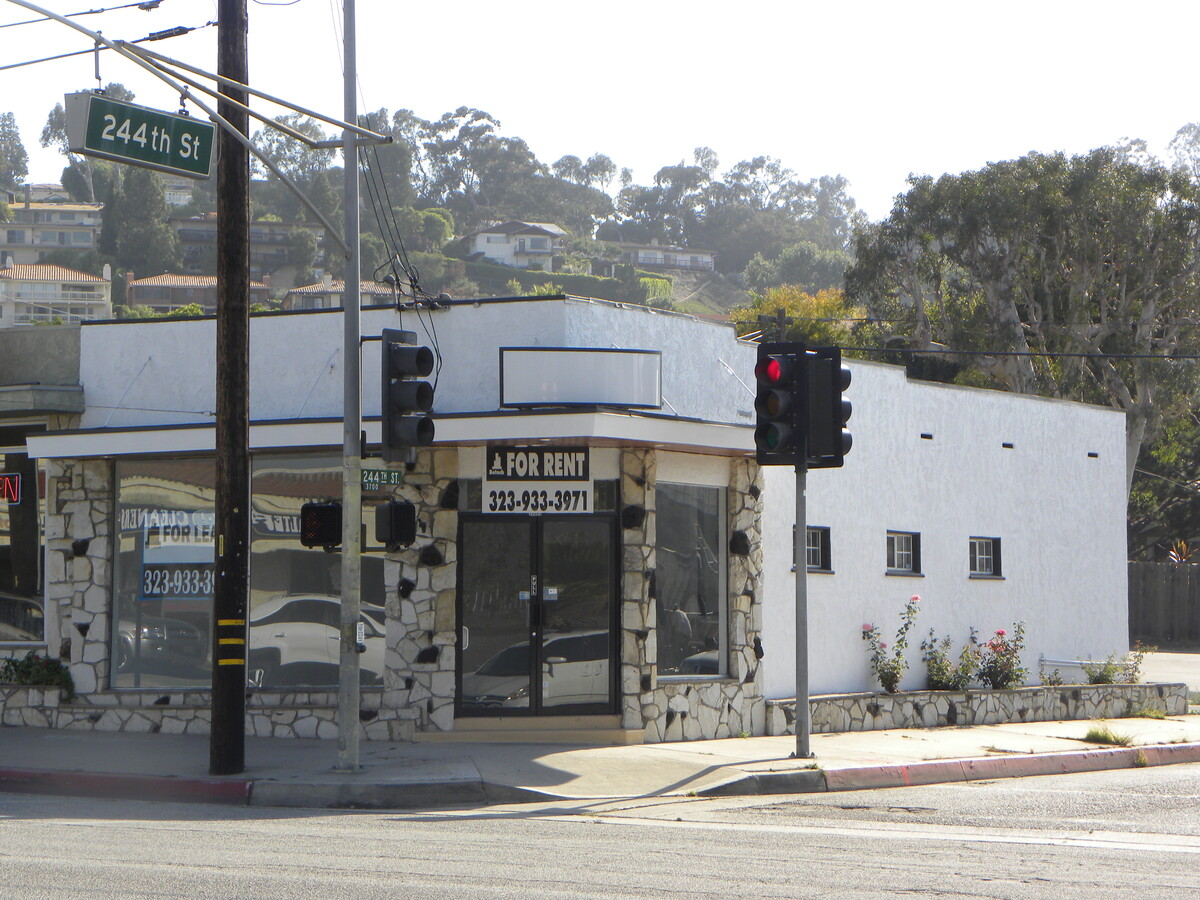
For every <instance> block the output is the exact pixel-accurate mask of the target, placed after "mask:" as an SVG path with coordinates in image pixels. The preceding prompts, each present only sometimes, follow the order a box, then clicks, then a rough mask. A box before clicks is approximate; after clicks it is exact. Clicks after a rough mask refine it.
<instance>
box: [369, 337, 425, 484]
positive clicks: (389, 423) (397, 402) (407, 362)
mask: <svg viewBox="0 0 1200 900" xmlns="http://www.w3.org/2000/svg"><path fill="white" fill-rule="evenodd" d="M381 337H382V339H383V349H382V351H381V355H380V361H379V369H380V374H381V384H380V398H379V411H380V417H381V431H380V443H381V444H382V447H383V458H384V459H385V460H387V461H388V462H407V461H408V451H409V450H410V449H412V448H414V447H424V446H426V445H428V444H432V443H433V418H432V417H430V416H428V415H426V413H428V412H429V411H430V410H431V409H433V385H431V384H430V383H429V382H428V381H418V380H416V379H417V378H424V377H425V376H426V375H429V374H430V373H431V372H432V371H433V362H434V359H433V351H432V350H430V349H429V348H428V347H419V346H417V333H416V332H415V331H400V330H399V329H394V328H385V329H383V333H382V335H381Z"/></svg>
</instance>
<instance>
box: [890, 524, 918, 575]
mask: <svg viewBox="0 0 1200 900" xmlns="http://www.w3.org/2000/svg"><path fill="white" fill-rule="evenodd" d="M887 570H888V574H889V575H918V574H920V572H921V535H920V534H918V533H917V532H914V531H889V532H888V533H887Z"/></svg>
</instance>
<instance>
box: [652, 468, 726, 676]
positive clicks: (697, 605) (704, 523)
mask: <svg viewBox="0 0 1200 900" xmlns="http://www.w3.org/2000/svg"><path fill="white" fill-rule="evenodd" d="M722 496H723V492H722V490H721V489H720V488H715V487H702V486H698V485H685V484H667V483H661V482H660V483H659V485H658V491H657V522H656V527H657V534H658V539H657V557H658V562H657V566H656V569H655V576H656V578H655V584H656V588H657V594H658V597H657V601H656V602H657V614H658V629H657V630H658V672H659V674H660V675H719V674H721V672H722V671H723V668H724V660H723V656H722V649H723V648H722V640H721V637H722V630H723V616H722V613H723V607H724V599H725V590H724V584H725V579H724V566H723V559H722V556H721V552H722V548H723V547H724V544H723V543H722V540H721V521H722V516H723V510H722V502H721V501H722Z"/></svg>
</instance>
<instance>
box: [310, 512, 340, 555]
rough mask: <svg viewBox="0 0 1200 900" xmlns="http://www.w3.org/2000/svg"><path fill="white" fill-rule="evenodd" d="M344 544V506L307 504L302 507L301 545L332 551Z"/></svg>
mask: <svg viewBox="0 0 1200 900" xmlns="http://www.w3.org/2000/svg"><path fill="white" fill-rule="evenodd" d="M341 542H342V504H340V503H335V502H332V501H330V502H326V503H305V504H304V505H303V506H301V507H300V544H301V546H304V547H324V548H325V549H326V550H332V549H333V548H334V547H336V546H338V545H339V544H340V543H341Z"/></svg>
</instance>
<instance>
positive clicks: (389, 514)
mask: <svg viewBox="0 0 1200 900" xmlns="http://www.w3.org/2000/svg"><path fill="white" fill-rule="evenodd" d="M416 539H417V508H416V506H414V505H413V504H412V503H410V502H409V501H407V500H389V501H388V502H387V503H381V504H379V506H377V507H375V540H376V541H377V542H379V543H380V544H383V545H384V546H385V547H387V548H388V549H389V550H391V549H392V548H395V547H407V546H409V545H410V544H412V542H413V541H415V540H416Z"/></svg>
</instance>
